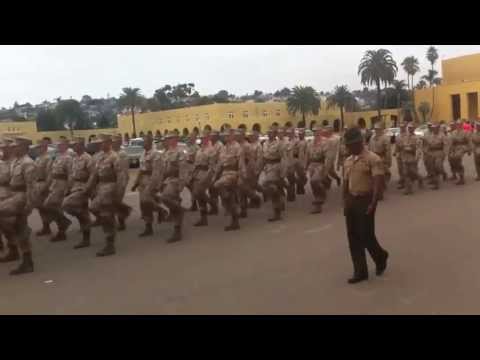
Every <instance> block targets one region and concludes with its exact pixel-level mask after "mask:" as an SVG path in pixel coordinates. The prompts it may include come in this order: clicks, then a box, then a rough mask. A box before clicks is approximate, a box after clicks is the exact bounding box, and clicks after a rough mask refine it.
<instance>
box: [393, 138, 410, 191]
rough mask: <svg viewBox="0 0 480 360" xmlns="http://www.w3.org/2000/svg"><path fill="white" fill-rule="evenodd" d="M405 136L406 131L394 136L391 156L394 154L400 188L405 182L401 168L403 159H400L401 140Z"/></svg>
mask: <svg viewBox="0 0 480 360" xmlns="http://www.w3.org/2000/svg"><path fill="white" fill-rule="evenodd" d="M406 136H407V131H405V132H404V133H400V134H398V136H396V137H395V149H394V151H393V156H395V158H396V161H397V170H398V177H399V186H400V188H401V187H403V186H404V184H405V171H404V168H403V161H402V145H403V140H404V138H405V137H406Z"/></svg>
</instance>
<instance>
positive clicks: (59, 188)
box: [43, 152, 72, 240]
mask: <svg viewBox="0 0 480 360" xmlns="http://www.w3.org/2000/svg"><path fill="white" fill-rule="evenodd" d="M71 171H72V156H70V155H69V154H68V153H67V152H65V153H64V154H60V155H59V156H58V157H57V158H56V159H55V160H54V161H53V163H52V167H51V171H50V174H49V177H48V179H47V186H48V189H49V194H48V196H47V198H46V199H45V201H44V202H43V208H44V210H45V213H46V215H47V217H46V218H47V219H48V222H49V223H51V222H52V221H55V222H56V223H57V227H58V231H59V233H58V235H57V237H56V238H54V239H53V240H55V239H57V240H65V231H66V230H67V228H68V227H69V226H70V224H71V221H70V220H69V219H68V218H67V217H66V216H65V215H64V213H63V209H62V203H63V199H64V198H65V196H66V195H67V192H68V184H69V177H70V174H71Z"/></svg>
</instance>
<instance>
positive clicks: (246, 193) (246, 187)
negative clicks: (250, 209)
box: [238, 169, 259, 211]
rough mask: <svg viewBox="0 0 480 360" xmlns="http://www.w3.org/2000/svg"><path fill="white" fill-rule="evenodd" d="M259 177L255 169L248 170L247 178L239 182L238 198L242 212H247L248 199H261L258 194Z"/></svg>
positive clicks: (240, 179)
mask: <svg viewBox="0 0 480 360" xmlns="http://www.w3.org/2000/svg"><path fill="white" fill-rule="evenodd" d="M256 188H257V175H256V173H255V170H254V169H248V170H247V174H246V176H245V177H243V176H240V178H239V180H238V198H239V202H240V208H241V209H242V211H246V210H247V206H248V199H259V197H258V195H257V193H256V191H255V190H256Z"/></svg>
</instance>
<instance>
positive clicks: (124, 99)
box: [118, 87, 142, 137]
mask: <svg viewBox="0 0 480 360" xmlns="http://www.w3.org/2000/svg"><path fill="white" fill-rule="evenodd" d="M122 91H123V93H122V94H121V95H120V98H119V99H118V102H119V104H120V106H123V107H127V108H128V109H129V111H130V113H131V114H132V128H133V134H134V136H135V137H136V136H137V135H136V134H137V127H136V124H135V108H136V107H138V106H140V103H141V102H142V96H141V93H140V89H139V88H131V87H125V88H123V89H122Z"/></svg>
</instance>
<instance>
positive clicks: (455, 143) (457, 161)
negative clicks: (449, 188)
mask: <svg viewBox="0 0 480 360" xmlns="http://www.w3.org/2000/svg"><path fill="white" fill-rule="evenodd" d="M455 127H456V129H455V130H454V131H453V132H452V134H451V137H450V140H451V144H450V149H449V154H448V157H449V160H450V166H451V168H452V176H453V177H455V175H456V174H458V176H459V179H458V181H457V182H456V185H464V184H465V168H464V167H463V156H464V155H465V153H468V155H471V154H472V144H471V140H470V136H469V135H468V134H467V133H466V132H465V131H464V130H463V127H462V123H461V122H460V121H457V122H456V123H455Z"/></svg>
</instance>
